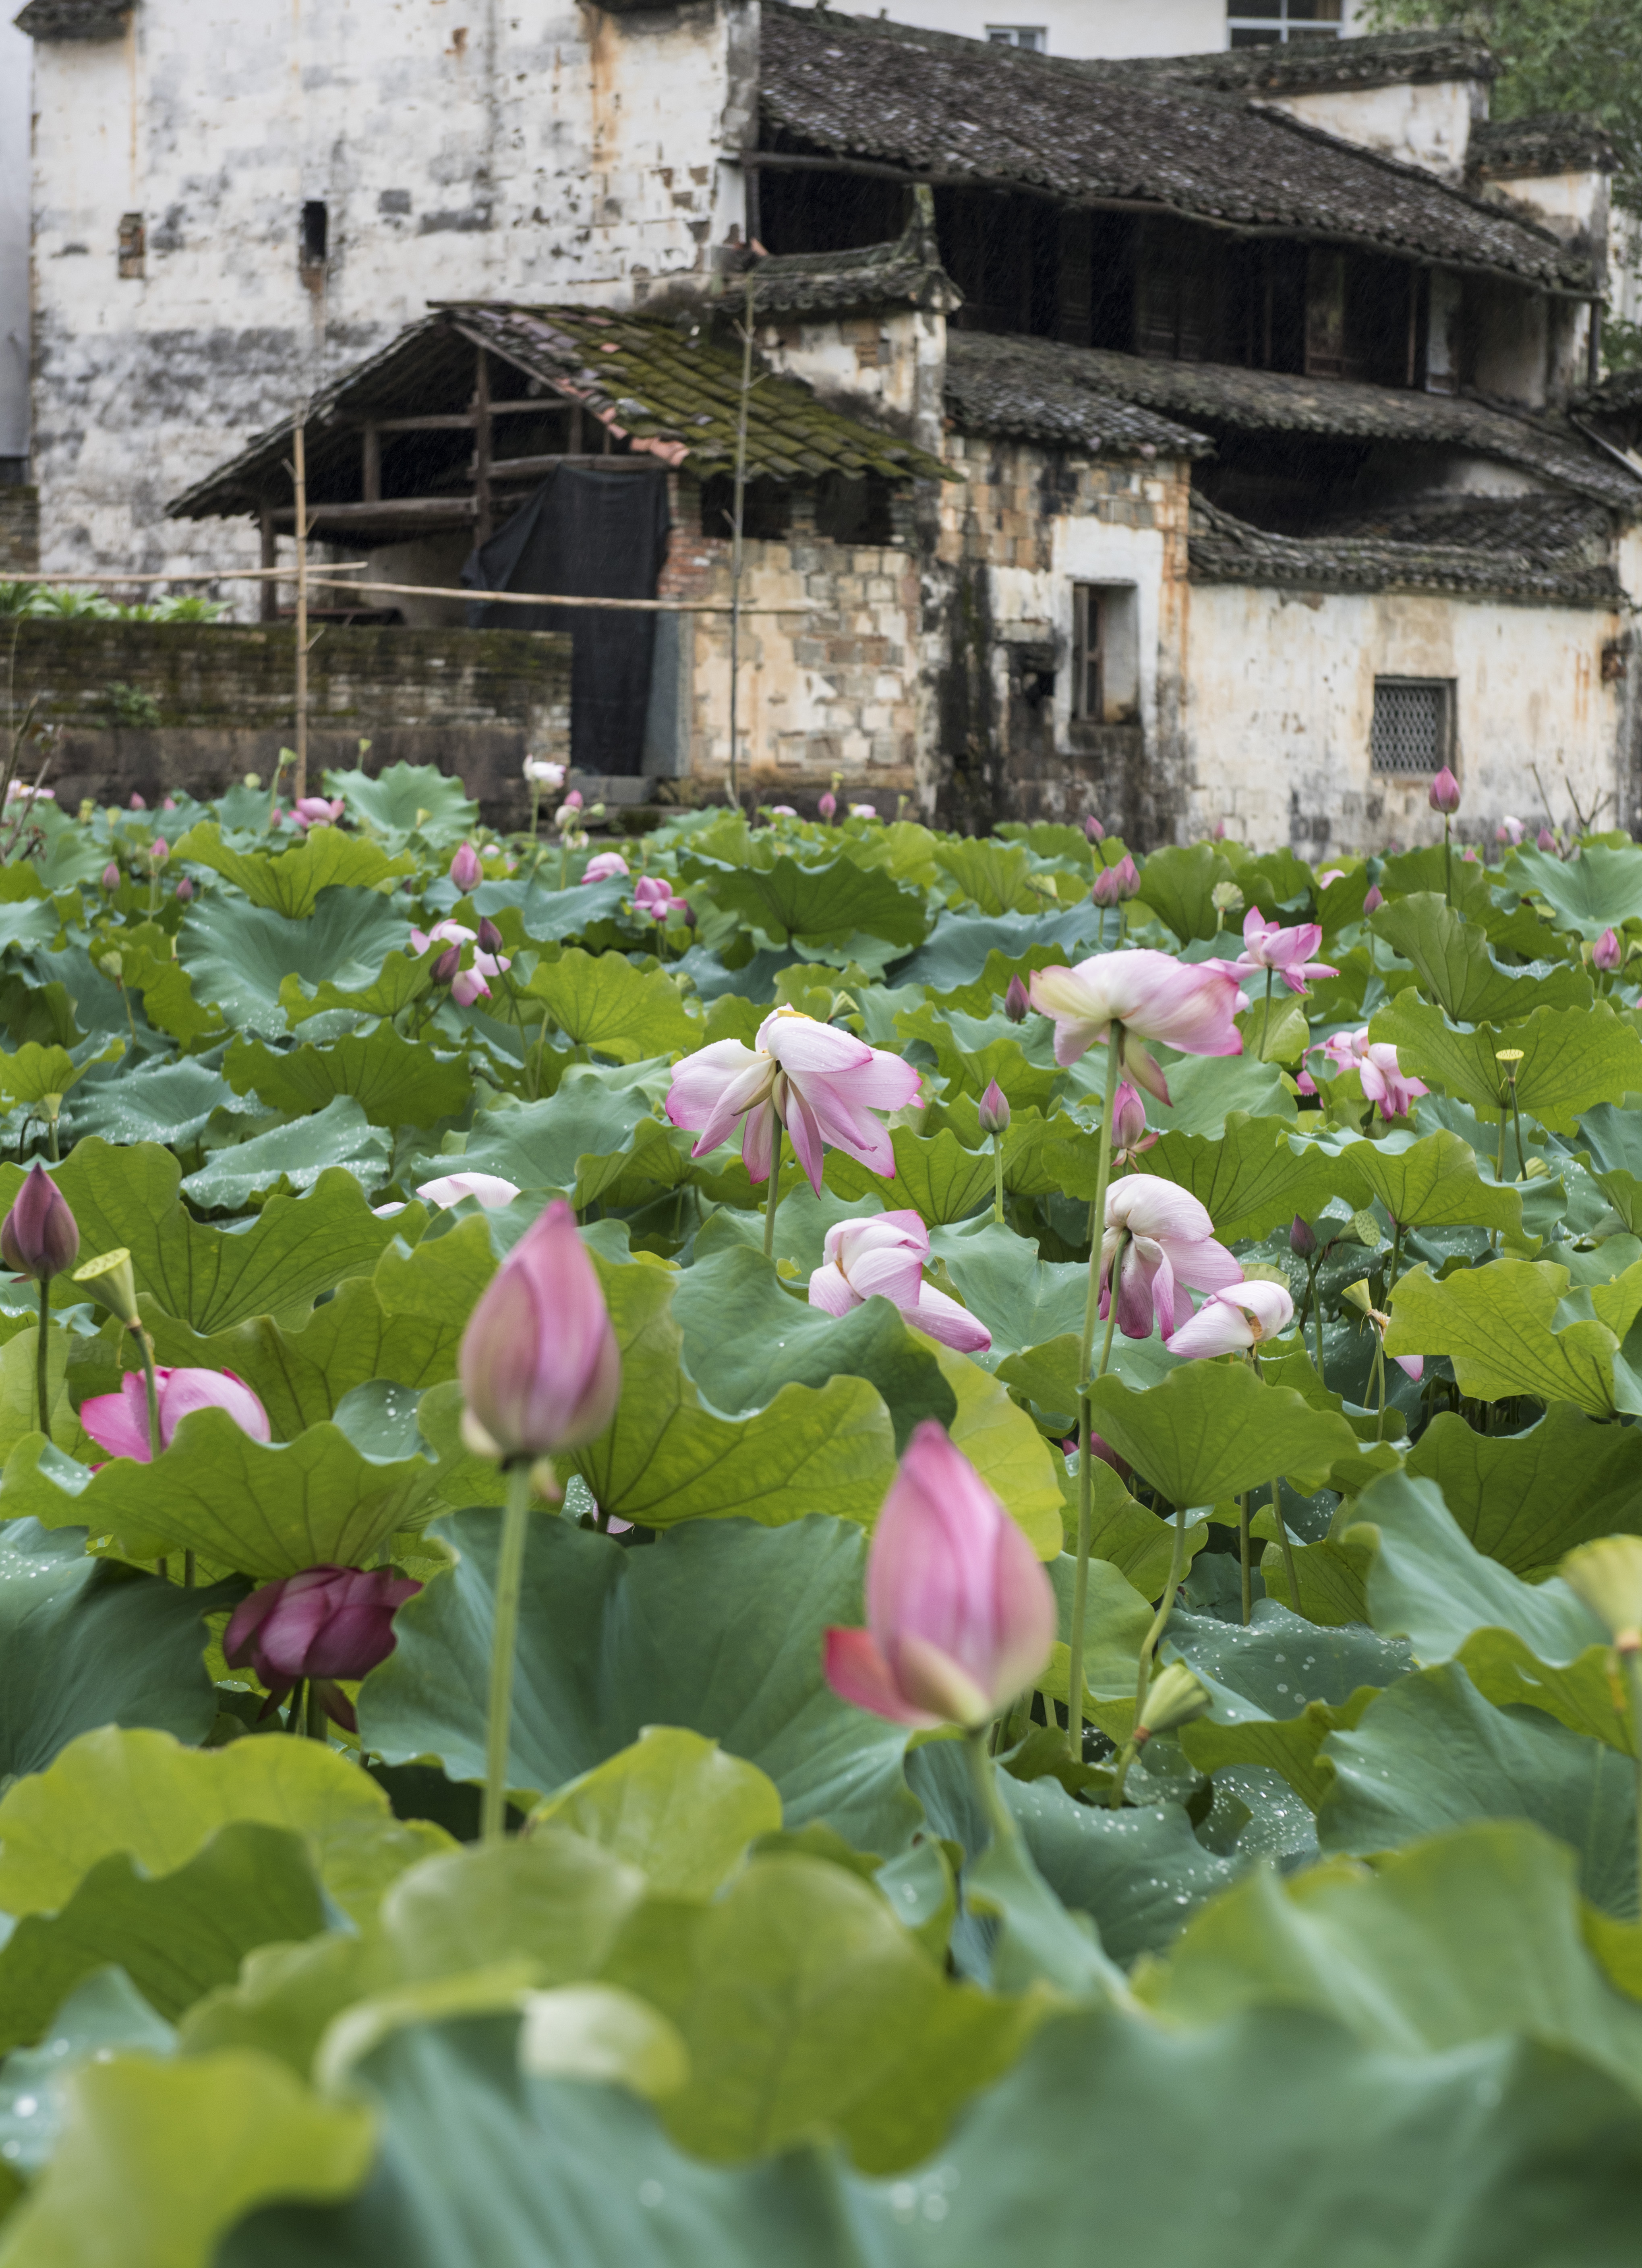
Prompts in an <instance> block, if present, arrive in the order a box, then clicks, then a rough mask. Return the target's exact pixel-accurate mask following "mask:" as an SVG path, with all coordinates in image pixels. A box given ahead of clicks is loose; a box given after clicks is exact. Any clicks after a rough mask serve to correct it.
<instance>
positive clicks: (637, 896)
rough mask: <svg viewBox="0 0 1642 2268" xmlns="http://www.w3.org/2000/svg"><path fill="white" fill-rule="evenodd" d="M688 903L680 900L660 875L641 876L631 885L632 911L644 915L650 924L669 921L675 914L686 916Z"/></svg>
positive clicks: (682, 899) (686, 900)
mask: <svg viewBox="0 0 1642 2268" xmlns="http://www.w3.org/2000/svg"><path fill="white" fill-rule="evenodd" d="M633 911H634V912H635V913H636V914H645V915H647V916H648V917H649V918H650V919H651V920H652V922H663V923H666V922H668V921H671V919H672V918H673V917H674V914H675V913H679V914H688V911H689V901H688V898H681V897H680V895H678V893H677V891H676V890H674V887H673V885H672V884H671V883H670V882H669V881H667V880H666V878H665V876H663V875H660V874H641V875H640V877H639V879H638V880H637V881H636V882H635V883H634V885H633Z"/></svg>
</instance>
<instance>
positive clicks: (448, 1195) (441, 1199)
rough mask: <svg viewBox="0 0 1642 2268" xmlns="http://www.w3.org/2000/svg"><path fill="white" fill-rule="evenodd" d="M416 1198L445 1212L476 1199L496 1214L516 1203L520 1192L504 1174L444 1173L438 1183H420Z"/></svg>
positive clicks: (486, 1209) (487, 1209)
mask: <svg viewBox="0 0 1642 2268" xmlns="http://www.w3.org/2000/svg"><path fill="white" fill-rule="evenodd" d="M416 1195H417V1196H418V1197H420V1198H421V1199H422V1200H423V1204H432V1205H438V1208H439V1211H441V1212H445V1211H449V1209H450V1207H451V1206H452V1205H456V1204H460V1203H461V1201H462V1199H463V1198H464V1197H474V1198H476V1199H477V1201H478V1203H479V1204H482V1206H483V1207H484V1210H485V1211H486V1212H495V1211H497V1210H499V1208H500V1207H501V1206H503V1205H510V1204H512V1202H513V1199H514V1198H515V1197H517V1196H518V1195H519V1191H518V1189H516V1188H515V1187H514V1186H513V1184H512V1182H510V1181H507V1180H505V1179H504V1177H503V1176H502V1175H500V1174H441V1175H439V1176H438V1180H437V1181H431V1182H418V1183H417V1185H416Z"/></svg>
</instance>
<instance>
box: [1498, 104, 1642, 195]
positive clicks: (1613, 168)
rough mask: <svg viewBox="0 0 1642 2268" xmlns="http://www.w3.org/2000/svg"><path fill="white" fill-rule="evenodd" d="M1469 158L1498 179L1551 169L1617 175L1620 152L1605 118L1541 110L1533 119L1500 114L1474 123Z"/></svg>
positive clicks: (1523, 175)
mask: <svg viewBox="0 0 1642 2268" xmlns="http://www.w3.org/2000/svg"><path fill="white" fill-rule="evenodd" d="M1466 162H1467V164H1468V166H1469V167H1470V169H1471V170H1472V171H1473V172H1476V173H1488V174H1490V175H1492V176H1493V177H1495V178H1496V179H1498V178H1499V177H1502V176H1504V175H1507V174H1512V173H1514V174H1517V175H1519V176H1520V177H1521V178H1523V179H1532V178H1533V177H1535V175H1538V176H1541V177H1543V175H1545V174H1547V173H1616V172H1617V171H1618V168H1619V152H1618V151H1616V149H1615V147H1614V145H1613V142H1612V139H1611V137H1610V136H1609V132H1608V129H1607V128H1606V127H1605V126H1604V125H1603V124H1602V121H1601V119H1600V118H1592V117H1590V116H1588V115H1587V114H1585V113H1583V112H1580V111H1573V110H1540V111H1535V113H1534V114H1533V115H1532V116H1531V117H1528V118H1500V119H1497V120H1491V121H1490V122H1489V123H1488V124H1486V125H1484V126H1473V127H1472V129H1471V138H1470V143H1469V146H1468V148H1467V151H1466Z"/></svg>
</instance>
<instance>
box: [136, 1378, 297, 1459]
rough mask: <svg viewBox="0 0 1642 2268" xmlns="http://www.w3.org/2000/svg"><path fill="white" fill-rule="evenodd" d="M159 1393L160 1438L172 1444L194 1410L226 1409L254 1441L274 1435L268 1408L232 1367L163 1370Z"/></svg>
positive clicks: (236, 1423)
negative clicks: (182, 1424) (265, 1407)
mask: <svg viewBox="0 0 1642 2268" xmlns="http://www.w3.org/2000/svg"><path fill="white" fill-rule="evenodd" d="M164 1377H165V1383H164V1385H163V1386H162V1387H161V1388H160V1393H159V1439H160V1446H161V1447H167V1448H168V1447H170V1444H171V1439H172V1436H173V1434H174V1433H175V1432H176V1430H177V1428H178V1426H179V1425H180V1424H181V1423H182V1421H183V1419H184V1418H186V1417H188V1415H189V1413H190V1412H191V1411H193V1410H213V1409H215V1410H226V1411H227V1412H228V1415H229V1416H230V1417H231V1418H232V1419H233V1421H234V1423H235V1425H238V1426H239V1430H240V1432H242V1433H248V1434H249V1435H250V1436H251V1438H252V1440H254V1441H267V1440H271V1439H272V1436H273V1428H272V1427H271V1426H270V1425H269V1422H268V1412H267V1410H264V1409H263V1407H262V1404H261V1402H260V1401H259V1399H258V1398H257V1396H256V1395H254V1393H253V1392H252V1391H251V1388H249V1387H248V1386H247V1385H246V1384H245V1382H244V1381H243V1380H241V1379H238V1378H236V1377H235V1376H234V1374H233V1373H232V1371H231V1370H173V1371H169V1372H166V1373H164Z"/></svg>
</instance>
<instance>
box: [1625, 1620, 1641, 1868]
mask: <svg viewBox="0 0 1642 2268" xmlns="http://www.w3.org/2000/svg"><path fill="white" fill-rule="evenodd" d="M1633 1635H1634V1633H1633ZM1619 1659H1620V1660H1621V1661H1622V1662H1623V1663H1624V1670H1625V1683H1626V1684H1627V1685H1628V1686H1629V1688H1630V1690H1631V1760H1632V1762H1633V1763H1634V1764H1635V1767H1636V1776H1637V1905H1638V1911H1642V1651H1639V1650H1638V1648H1637V1647H1635V1646H1624V1647H1622V1648H1621V1649H1620V1654H1619Z"/></svg>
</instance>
